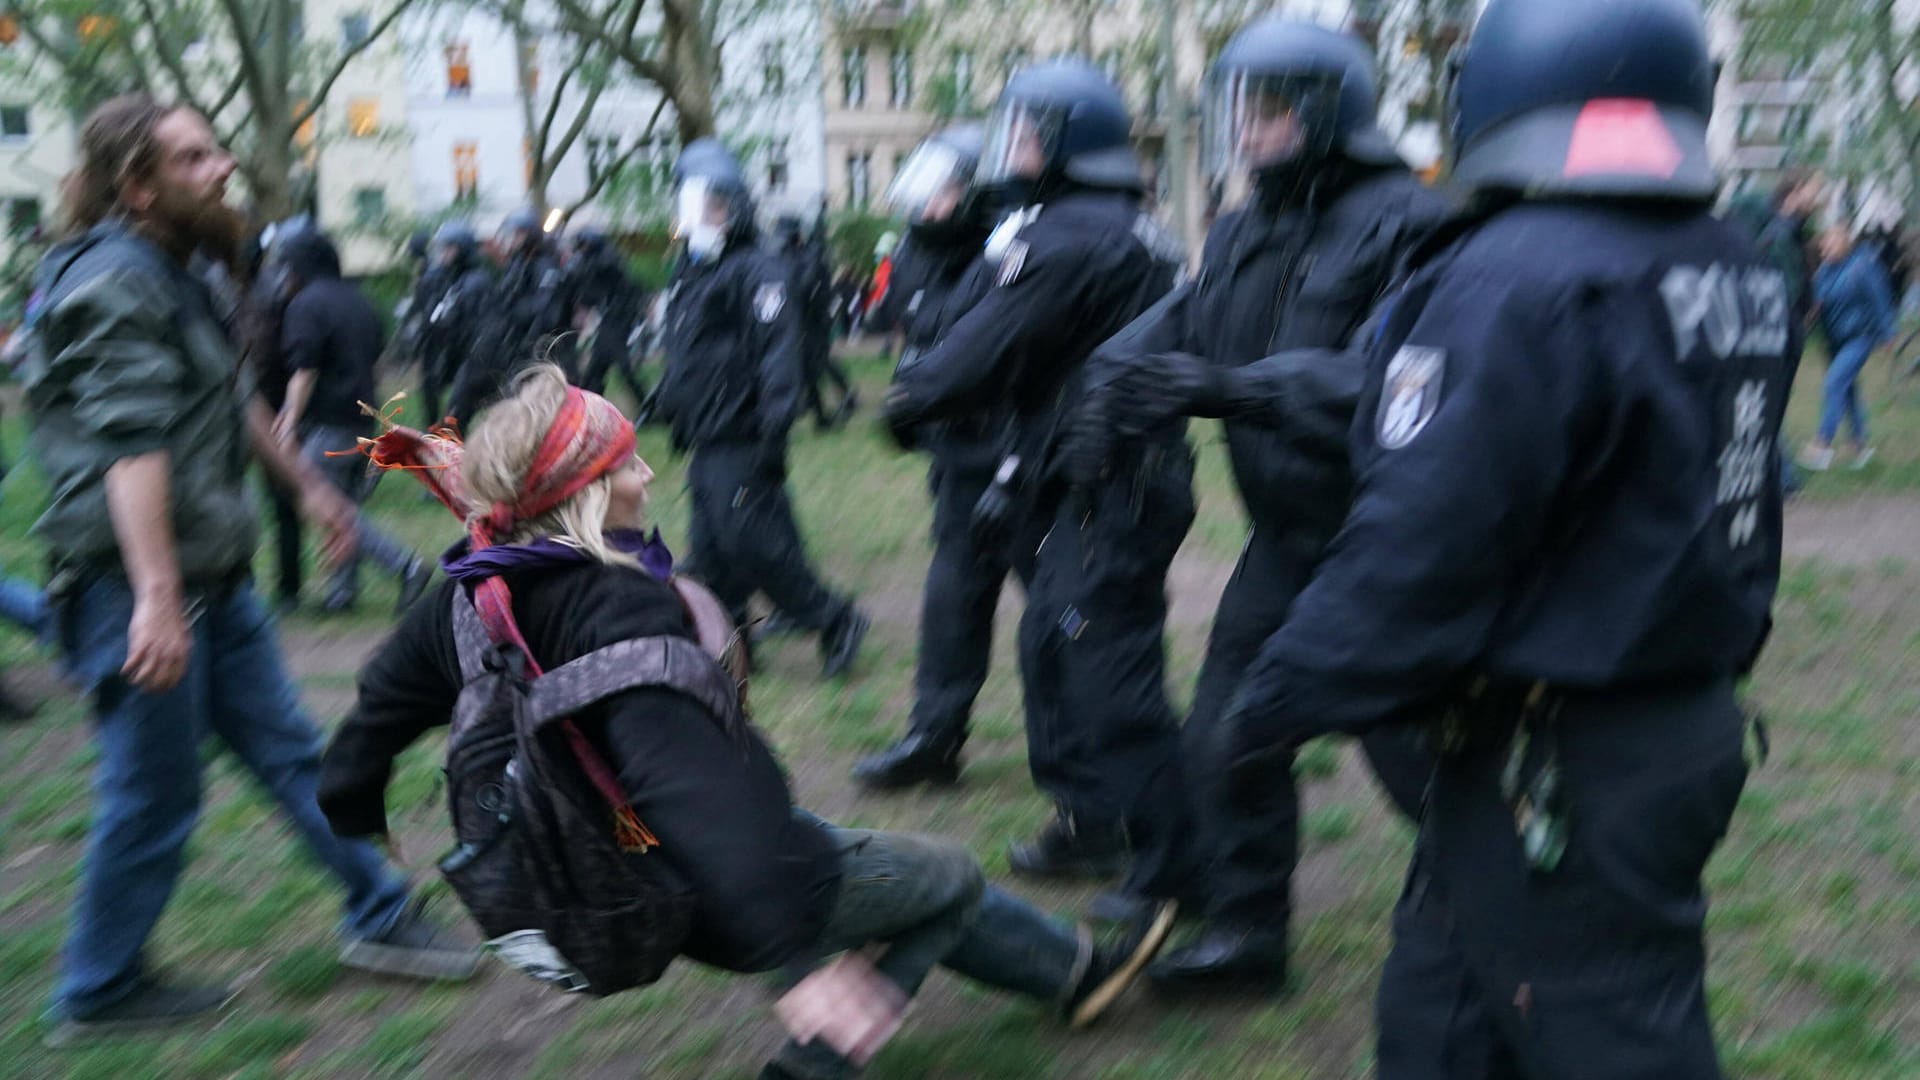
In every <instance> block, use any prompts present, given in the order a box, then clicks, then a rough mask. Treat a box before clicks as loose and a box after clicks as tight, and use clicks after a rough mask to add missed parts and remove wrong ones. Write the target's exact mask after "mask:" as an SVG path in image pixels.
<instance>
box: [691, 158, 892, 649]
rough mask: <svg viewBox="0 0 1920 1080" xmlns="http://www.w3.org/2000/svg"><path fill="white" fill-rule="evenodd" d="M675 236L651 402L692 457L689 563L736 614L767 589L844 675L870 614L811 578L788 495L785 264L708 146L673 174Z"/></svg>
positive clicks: (794, 321) (793, 320)
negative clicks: (759, 238)
mask: <svg viewBox="0 0 1920 1080" xmlns="http://www.w3.org/2000/svg"><path fill="white" fill-rule="evenodd" d="M674 230H675V233H676V234H677V235H678V237H679V238H680V239H681V240H682V242H683V243H684V244H685V251H684V256H683V259H682V263H681V266H680V269H679V272H678V274H677V275H676V277H675V280H674V284H673V291H672V293H671V295H670V296H669V298H668V302H667V314H666V321H667V327H666V352H667V359H666V364H667V368H666V373H665V374H664V376H662V379H661V384H660V391H659V399H658V400H659V404H658V408H659V411H660V413H661V415H662V416H664V417H665V418H666V420H667V422H668V424H669V427H670V429H671V431H672V436H673V445H674V447H675V448H676V449H678V450H682V451H690V452H691V453H692V455H693V459H692V461H691V462H690V463H689V464H688V467H687V483H688V487H689V489H690V492H691V494H692V501H693V521H692V529H691V535H690V540H691V543H692V548H693V552H692V557H693V562H694V564H695V565H696V566H697V567H698V568H699V572H700V573H701V574H702V575H703V576H704V577H705V578H706V579H707V583H708V584H709V585H711V586H712V588H713V590H714V592H715V593H716V594H718V595H719V597H720V599H721V600H722V601H724V602H725V603H726V604H727V605H728V606H729V607H730V608H731V609H732V610H733V613H734V615H735V617H736V618H739V619H741V620H744V618H745V616H746V611H747V603H748V601H749V600H751V599H752V597H753V594H754V592H755V591H756V590H757V591H761V592H764V593H766V594H767V597H768V599H770V600H772V601H773V603H774V605H775V606H776V607H778V608H779V610H780V611H782V612H784V613H785V614H786V615H787V616H788V617H789V618H791V619H793V620H794V621H795V622H796V623H798V624H799V625H801V626H803V627H805V628H806V629H807V630H809V631H812V632H814V633H817V634H819V635H820V654H821V665H822V669H823V671H824V673H825V674H826V675H827V676H828V677H830V678H831V677H833V676H837V675H840V674H843V673H845V672H846V671H847V670H848V669H849V668H850V667H851V666H852V664H853V660H854V657H855V655H856V654H857V653H858V651H859V648H860V643H861V641H862V640H863V639H864V638H865V637H866V633H867V629H868V620H867V617H866V616H865V615H864V614H862V613H861V612H860V610H859V609H858V608H856V607H854V605H853V603H852V601H851V600H849V599H846V598H845V597H841V596H836V595H835V594H834V593H832V592H830V591H829V590H828V589H827V588H826V586H824V585H822V584H821V583H820V581H819V579H818V578H817V577H816V576H815V575H814V572H813V568H812V567H811V566H809V565H808V564H807V557H806V549H805V547H804V546H803V544H802V542H801V539H800V530H799V528H798V526H797V525H796V524H795V522H794V519H793V507H792V504H791V503H790V502H789V501H788V497H787V435H788V431H789V429H790V428H792V426H793V421H794V417H795V416H796V415H797V414H798V413H799V410H800V377H801V359H800V329H799V321H798V316H797V314H796V312H795V311H794V310H793V307H792V305H790V304H789V303H788V302H787V288H788V283H787V270H786V267H785V266H784V265H782V264H781V263H780V262H779V261H778V260H777V259H774V258H772V257H770V256H769V255H768V254H766V253H765V252H762V251H760V250H758V249H757V248H756V247H755V244H754V234H755V231H756V230H755V228H754V210H753V199H752V196H751V195H750V194H749V193H748V191H747V184H746V178H745V176H744V175H743V174H742V173H741V171H740V164H739V162H738V161H737V160H736V159H735V158H734V156H733V154H732V153H730V152H729V151H728V150H727V149H726V148H725V147H724V146H722V145H721V144H720V143H719V142H717V141H715V140H713V139H700V140H696V141H695V142H693V143H691V144H689V145H688V146H687V147H686V149H685V150H683V151H681V154H680V160H679V161H678V162H677V163H676V164H675V166H674ZM742 625H745V623H744V621H743V622H742Z"/></svg>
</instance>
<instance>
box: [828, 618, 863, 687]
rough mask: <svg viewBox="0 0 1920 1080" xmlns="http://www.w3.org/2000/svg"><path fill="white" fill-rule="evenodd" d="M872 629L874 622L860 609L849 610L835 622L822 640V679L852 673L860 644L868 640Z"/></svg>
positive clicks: (835, 677)
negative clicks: (868, 634) (868, 633)
mask: <svg viewBox="0 0 1920 1080" xmlns="http://www.w3.org/2000/svg"><path fill="white" fill-rule="evenodd" d="M871 629H873V620H871V619H869V618H867V616H866V615H865V614H864V613H863V612H861V611H860V609H859V608H855V607H849V608H847V611H846V614H844V615H842V616H840V618H839V619H837V620H835V621H834V624H833V626H832V627H831V628H830V629H828V630H827V632H826V634H824V635H823V636H822V637H821V638H820V675H821V677H823V678H828V679H837V678H839V677H840V676H842V675H845V674H846V673H847V672H848V671H851V670H852V669H853V661H854V658H855V657H857V656H859V655H860V644H861V643H862V642H864V641H866V640H867V631H868V630H871Z"/></svg>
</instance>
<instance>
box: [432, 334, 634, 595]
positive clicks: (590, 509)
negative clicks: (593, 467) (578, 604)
mask: <svg viewBox="0 0 1920 1080" xmlns="http://www.w3.org/2000/svg"><path fill="white" fill-rule="evenodd" d="M566 400H567V376H566V374H565V373H563V372H562V371H561V370H560V369H559V368H558V367H556V366H554V365H552V364H536V365H534V366H533V367H530V368H528V369H527V370H526V372H525V373H523V374H522V375H521V376H520V377H519V378H517V379H515V380H514V383H513V392H512V393H511V394H509V395H508V396H507V397H504V398H501V399H500V400H499V401H497V402H495V403H494V404H493V405H492V406H490V407H489V408H488V409H487V411H486V412H484V413H482V414H481V416H480V419H479V422H478V423H476V424H475V425H474V427H473V433H472V434H471V435H469V436H468V437H467V440H466V452H465V453H464V454H463V455H462V459H461V463H460V476H461V479H462V480H464V481H465V482H466V488H467V494H468V495H469V496H470V497H471V499H472V502H473V507H474V509H473V511H472V513H470V514H469V515H468V517H467V524H468V526H469V527H471V526H472V525H474V524H475V523H476V522H477V521H478V519H480V518H484V517H485V516H486V515H487V512H488V509H489V508H491V507H492V506H493V504H494V503H500V502H504V503H511V502H513V501H514V500H515V499H516V498H518V497H519V494H520V489H521V486H522V485H523V484H525V483H526V479H527V469H528V468H529V467H531V466H532V464H533V456H534V454H536V453H538V452H539V450H540V442H541V440H543V439H545V438H546V437H547V431H548V429H550V428H552V427H553V424H554V421H555V419H556V418H558V417H559V415H560V408H561V406H562V405H564V404H565V403H566ZM612 490H613V477H612V474H608V475H606V476H602V477H601V478H600V479H598V480H595V481H594V482H593V483H591V484H588V485H587V486H586V487H584V488H581V489H580V491H579V492H578V493H576V494H575V495H574V496H573V497H572V498H570V499H568V500H567V501H566V502H564V503H561V504H560V505H559V506H557V507H555V508H554V509H552V510H550V511H548V512H547V513H545V514H542V515H540V516H539V517H537V518H534V519H532V520H530V521H520V522H515V523H514V527H513V531H512V532H511V533H510V534H509V535H507V536H503V537H500V538H499V542H500V543H503V544H522V543H526V542H527V541H529V540H534V539H538V538H540V537H547V538H550V539H553V540H558V541H560V542H561V543H563V544H569V545H572V546H573V547H577V548H579V549H580V550H581V551H584V552H586V553H587V554H588V555H591V556H592V557H593V558H594V559H595V560H596V561H598V562H602V563H606V564H607V565H609V566H627V567H633V568H636V569H637V568H639V566H640V561H639V560H638V559H635V558H634V557H633V556H631V555H628V554H627V553H626V552H624V551H620V550H618V549H616V548H614V546H613V545H611V544H609V543H607V538H606V531H605V530H606V521H607V504H608V502H609V501H610V500H611V499H612Z"/></svg>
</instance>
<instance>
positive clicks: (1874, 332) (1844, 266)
mask: <svg viewBox="0 0 1920 1080" xmlns="http://www.w3.org/2000/svg"><path fill="white" fill-rule="evenodd" d="M1820 259H1821V265H1820V269H1819V270H1817V271H1815V272H1814V275H1813V299H1814V304H1815V312H1816V317H1817V318H1818V319H1819V322H1820V331H1821V333H1823V334H1825V335H1826V338H1827V345H1828V347H1829V348H1831V349H1832V350H1833V359H1832V361H1831V362H1830V363H1829V364H1828V365H1827V378H1826V382H1825V383H1824V384H1823V385H1822V388H1821V403H1820V431H1819V434H1817V435H1816V436H1814V439H1813V442H1812V443H1810V444H1808V446H1807V448H1806V450H1805V451H1804V452H1802V453H1801V455H1800V464H1802V465H1804V466H1806V467H1807V468H1808V469H1811V470H1813V471H1815V472H1823V471H1825V470H1827V469H1830V468H1832V467H1833V462H1834V452H1833V440H1834V438H1835V437H1836V436H1837V435H1839V433H1840V427H1841V423H1842V421H1845V422H1846V423H1847V424H1848V425H1849V426H1851V427H1852V429H1853V440H1852V451H1853V453H1852V457H1851V459H1850V460H1851V464H1852V466H1853V467H1854V468H1856V469H1859V468H1863V467H1865V466H1866V464H1867V462H1869V461H1871V460H1873V448H1872V447H1870V446H1868V445H1867V408H1866V406H1865V405H1864V404H1862V403H1861V400H1860V372H1861V370H1862V369H1864V368H1865V367H1866V366H1867V361H1868V360H1869V359H1870V358H1871V357H1872V356H1873V353H1874V350H1876V349H1878V348H1879V347H1880V346H1882V345H1885V344H1887V343H1888V342H1890V341H1892V340H1893V337H1894V334H1895V333H1896V332H1898V330H1899V320H1898V313H1897V311H1896V309H1895V307H1894V303H1893V288H1892V286H1891V285H1889V284H1888V282H1887V271H1886V268H1885V267H1884V266H1882V265H1881V263H1880V260H1879V258H1878V256H1877V255H1876V254H1875V253H1874V252H1873V251H1871V250H1869V249H1867V248H1864V247H1856V246H1855V245H1854V242H1853V238H1852V236H1850V235H1849V234H1848V233H1847V230H1846V228H1845V227H1844V226H1838V225H1836V226H1834V227H1832V228H1830V229H1828V230H1827V231H1826V232H1824V233H1822V234H1821V236H1820Z"/></svg>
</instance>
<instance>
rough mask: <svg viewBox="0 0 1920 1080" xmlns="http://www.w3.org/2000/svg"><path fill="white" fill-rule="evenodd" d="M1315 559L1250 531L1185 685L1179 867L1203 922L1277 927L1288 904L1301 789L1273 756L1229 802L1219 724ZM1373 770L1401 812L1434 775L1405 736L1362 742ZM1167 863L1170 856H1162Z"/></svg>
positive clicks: (1416, 805)
mask: <svg viewBox="0 0 1920 1080" xmlns="http://www.w3.org/2000/svg"><path fill="white" fill-rule="evenodd" d="M1317 561H1318V560H1317V559H1316V558H1315V557H1314V555H1312V554H1311V553H1308V552H1304V551H1295V550H1289V549H1288V548H1287V547H1285V546H1284V545H1283V544H1282V543H1280V542H1279V541H1277V540H1275V539H1274V538H1271V537H1270V536H1268V534H1267V533H1265V532H1264V531H1260V530H1255V532H1254V533H1253V535H1252V536H1250V537H1249V538H1248V540H1247V546H1246V548H1245V550H1243V551H1242V552H1241V554H1240V563H1239V565H1238V566H1236V567H1235V568H1234V571H1233V577H1232V579H1231V580H1229V581H1228V582H1227V587H1226V591H1225V592H1223V593H1222V594H1221V596H1220V608H1219V610H1218V612H1217V613H1216V614H1215V615H1214V621H1213V632H1212V635H1211V636H1210V637H1209V638H1208V640H1207V657H1206V661H1205V662H1204V663H1203V664H1202V665H1201V668H1200V681H1199V685H1198V687H1197V688H1196V689H1195V691H1194V700H1193V710H1192V712H1191V713H1190V714H1189V715H1188V718H1187V725H1186V728H1185V729H1184V730H1183V732H1182V735H1181V757H1182V761H1183V763H1184V773H1185V776H1184V779H1185V783H1186V789H1187V797H1188V800H1189V802H1188V805H1189V807H1190V808H1191V811H1192V813H1193V817H1194V821H1193V824H1194V830H1193V835H1192V837H1191V838H1190V839H1189V840H1187V841H1186V842H1189V843H1192V844H1193V846H1194V853H1193V858H1192V860H1191V862H1190V863H1189V864H1188V865H1187V866H1186V867H1184V868H1183V870H1184V871H1187V872H1193V873H1197V874H1198V875H1199V876H1198V877H1197V878H1195V877H1192V876H1188V875H1187V874H1175V875H1174V876H1175V878H1176V880H1181V879H1183V878H1184V880H1185V881H1186V886H1185V887H1186V889H1187V890H1188V893H1187V894H1188V895H1192V892H1193V891H1195V890H1194V885H1193V882H1194V881H1196V880H1197V881H1198V882H1199V889H1198V890H1197V891H1200V892H1202V893H1203V894H1204V895H1205V897H1206V902H1207V909H1206V912H1207V915H1208V917H1210V918H1214V919H1219V920H1222V921H1230V922H1236V923H1241V924H1251V925H1256V926H1262V927H1270V928H1273V929H1276V930H1280V931H1284V930H1285V929H1286V926H1287V920H1288V915H1289V913H1290V912H1291V910H1292V900H1291V896H1292V892H1291V888H1292V885H1291V883H1292V879H1293V869H1294V866H1295V864H1297V863H1298V862H1299V858H1300V790H1299V786H1298V783H1297V781H1296V780H1295V778H1294V774H1293V760H1292V757H1291V756H1287V757H1286V758H1284V759H1279V758H1276V760H1274V761H1273V762H1272V768H1271V772H1270V775H1268V776H1267V777H1266V779H1265V782H1263V783H1261V784H1257V785H1251V789H1252V790H1253V791H1257V792H1258V793H1259V794H1258V795H1254V796H1249V795H1248V794H1247V793H1246V792H1245V791H1243V792H1242V793H1241V794H1240V795H1239V796H1238V797H1237V798H1233V799H1229V798H1228V797H1227V795H1226V794H1225V792H1224V791H1223V790H1222V789H1221V778H1222V777H1224V776H1225V773H1226V765H1227V763H1226V761H1225V760H1223V759H1224V755H1225V752H1226V751H1225V749H1224V747H1223V745H1222V739H1221V734H1222V732H1221V730H1220V721H1221V718H1222V717H1223V716H1224V715H1225V713H1226V711H1227V707H1228V706H1229V705H1230V704H1232V700H1233V694H1234V691H1235V690H1236V689H1237V688H1238V687H1239V685H1240V680H1241V677H1242V676H1243V675H1244V674H1245V673H1246V670H1247V667H1248V665H1250V664H1251V663H1253V660H1254V657H1255V656H1257V655H1258V654H1259V652H1260V646H1261V645H1262V644H1264V643H1265V642H1266V640H1267V639H1268V638H1269V637H1271V636H1272V635H1273V633H1274V632H1275V631H1277V630H1279V629H1280V626H1281V624H1282V623H1284V622H1285V621H1286V617H1287V610H1288V609H1289V608H1290V607H1291V606H1292V605H1293V601H1294V598H1295V597H1296V596H1298V595H1299V594H1300V590H1302V589H1304V588H1305V587H1306V585H1307V582H1308V580H1309V579H1310V578H1311V577H1312V576H1313V569H1314V565H1315V563H1316V562H1317ZM1361 749H1362V750H1363V751H1364V752H1365V754H1366V756H1367V760H1368V762H1369V763H1370V764H1371V765H1372V767H1373V771H1374V775H1375V776H1377V777H1379V778H1380V782H1381V784H1382V786H1383V787H1384V788H1385V789H1386V791H1387V794H1388V796H1389V797H1390V798H1391V799H1392V800H1393V802H1394V805H1395V806H1396V807H1398V808H1399V810H1400V812H1401V813H1402V814H1404V815H1406V816H1407V817H1408V818H1410V819H1411V818H1415V817H1417V816H1418V815H1419V809H1420V797H1421V793H1422V792H1423V791H1424V789H1425V787H1426V784H1427V779H1428V777H1429V776H1430V775H1431V773H1432V771H1433V762H1432V759H1431V758H1430V757H1429V756H1428V755H1427V754H1426V753H1424V752H1423V751H1422V750H1421V749H1420V748H1419V746H1418V745H1417V744H1416V742H1415V740H1414V738H1413V736H1412V735H1410V734H1408V733H1405V732H1400V731H1393V732H1385V733H1380V734H1375V735H1370V736H1368V737H1366V738H1365V739H1363V740H1361ZM1168 858H1169V862H1170V864H1174V863H1177V860H1176V859H1175V858H1174V857H1172V856H1169V857H1168Z"/></svg>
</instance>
